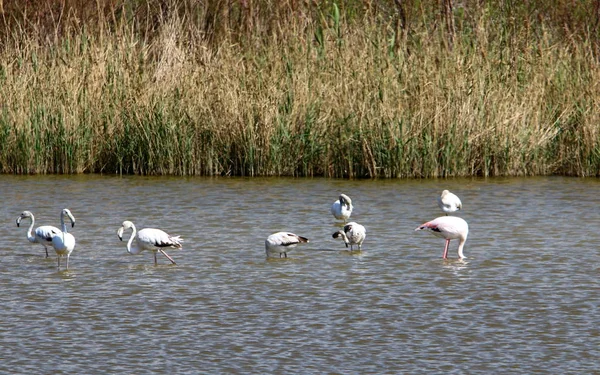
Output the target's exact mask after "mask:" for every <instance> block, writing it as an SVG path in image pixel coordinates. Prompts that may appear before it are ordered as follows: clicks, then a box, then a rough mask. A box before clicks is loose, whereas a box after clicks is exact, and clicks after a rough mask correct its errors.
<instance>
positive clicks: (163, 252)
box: [154, 249, 177, 264]
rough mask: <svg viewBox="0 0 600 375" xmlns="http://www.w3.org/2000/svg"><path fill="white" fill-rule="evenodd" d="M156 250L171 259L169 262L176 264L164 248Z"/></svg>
mask: <svg viewBox="0 0 600 375" xmlns="http://www.w3.org/2000/svg"><path fill="white" fill-rule="evenodd" d="M158 251H160V252H161V253H162V255H164V256H166V257H167V259H168V260H170V261H171V263H173V264H177V263H175V261H174V260H173V258H171V257H170V256H169V254H167V253H166V252H165V251H164V250H161V249H159V250H158ZM154 261H156V253H154Z"/></svg>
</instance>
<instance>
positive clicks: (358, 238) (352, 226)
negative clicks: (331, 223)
mask: <svg viewBox="0 0 600 375" xmlns="http://www.w3.org/2000/svg"><path fill="white" fill-rule="evenodd" d="M332 236H333V238H339V237H342V239H343V240H344V243H345V244H346V247H348V244H350V251H352V250H353V245H358V251H361V246H362V243H363V241H364V240H365V237H366V236H367V230H366V229H365V227H363V226H362V225H360V224H358V223H355V222H354V221H353V222H351V223H348V224H346V225H344V230H343V231H342V230H338V231H337V232H335V233H334V234H333V235H332Z"/></svg>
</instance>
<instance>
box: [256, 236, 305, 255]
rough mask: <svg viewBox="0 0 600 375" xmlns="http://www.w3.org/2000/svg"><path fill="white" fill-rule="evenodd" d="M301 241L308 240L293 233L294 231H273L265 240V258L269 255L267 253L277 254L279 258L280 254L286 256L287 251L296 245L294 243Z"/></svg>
mask: <svg viewBox="0 0 600 375" xmlns="http://www.w3.org/2000/svg"><path fill="white" fill-rule="evenodd" d="M303 242H308V239H307V238H305V237H300V236H298V235H295V234H294V233H290V232H277V233H273V234H272V235H270V236H269V237H267V239H266V240H265V250H266V253H267V258H268V257H269V254H279V257H280V258H281V254H283V255H285V257H286V258H287V253H288V251H291V250H292V248H294V247H296V245H298V244H299V243H303Z"/></svg>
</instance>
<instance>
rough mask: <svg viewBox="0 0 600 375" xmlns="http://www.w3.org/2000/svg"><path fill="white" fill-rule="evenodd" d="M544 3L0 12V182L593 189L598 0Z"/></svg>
mask: <svg viewBox="0 0 600 375" xmlns="http://www.w3.org/2000/svg"><path fill="white" fill-rule="evenodd" d="M13 3H18V4H13ZM42 3H43V5H41V4H42ZM546 3H550V2H544V1H533V2H523V4H522V3H521V2H517V1H499V2H495V1H475V0H465V1H462V2H460V4H459V3H458V2H456V1H455V2H454V3H453V2H452V1H450V0H443V1H441V3H440V2H438V1H429V2H428V1H418V0H408V1H400V0H396V1H391V0H390V1H388V0H380V1H369V2H359V1H338V2H332V1H323V2H314V1H304V2H300V1H295V0H284V1H267V0H243V1H232V0H230V1H224V0H209V1H205V2H197V1H192V0H182V1H165V0H144V1H142V0H138V1H130V2H125V4H123V2H117V1H114V0H104V1H102V0H98V1H96V2H95V5H96V6H95V7H92V8H90V7H89V6H88V2H84V1H83V0H79V1H77V0H71V1H52V0H47V1H45V2H36V1H33V0H31V1H23V2H7V1H6V0H5V1H4V4H2V2H1V1H0V5H3V6H1V7H0V11H1V12H2V14H1V17H2V20H3V21H2V22H3V25H2V26H1V27H0V28H1V31H0V38H1V39H0V98H1V99H0V144H1V145H2V147H1V148H0V171H1V172H3V173H18V174H21V173H22V174H28V173H100V172H101V173H126V174H174V175H239V176H284V175H285V176H327V177H349V178H369V177H448V176H498V175H512V176H517V175H550V174H559V175H576V176H590V175H598V174H599V171H600V132H599V124H600V121H599V120H600V118H599V117H600V115H599V111H598V108H600V103H599V99H600V95H599V94H600V93H599V90H600V86H599V85H598V82H600V69H599V58H598V53H599V51H600V50H599V48H598V47H599V44H598V42H599V41H600V39H599V35H600V31H599V27H600V26H599V23H598V12H599V8H598V4H599V3H600V2H599V1H592V0H583V1H578V2H572V1H566V0H560V1H556V2H552V4H546Z"/></svg>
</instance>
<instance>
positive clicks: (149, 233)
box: [117, 220, 183, 265]
mask: <svg viewBox="0 0 600 375" xmlns="http://www.w3.org/2000/svg"><path fill="white" fill-rule="evenodd" d="M130 228H131V230H132V232H131V237H129V241H128V242H127V252H129V253H130V254H134V255H136V254H139V253H141V252H142V251H144V250H150V251H152V252H153V253H154V265H157V264H158V260H157V259H156V253H157V252H159V251H160V253H161V254H162V255H164V256H165V257H167V259H169V260H170V261H171V263H173V264H177V263H175V261H174V260H173V258H171V257H170V256H169V254H167V253H166V252H165V251H164V250H163V249H164V248H167V247H170V248H174V249H181V248H182V246H181V244H182V243H183V240H182V239H181V238H180V236H170V235H169V234H167V233H166V232H164V231H162V230H160V229H155V228H144V229H142V230H140V231H139V232H137V230H136V229H135V225H133V223H132V222H131V221H128V220H125V221H124V222H123V224H122V226H121V228H119V230H118V231H117V236H119V239H120V240H121V241H123V231H125V229H130ZM134 238H135V243H134V242H133V239H134Z"/></svg>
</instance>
